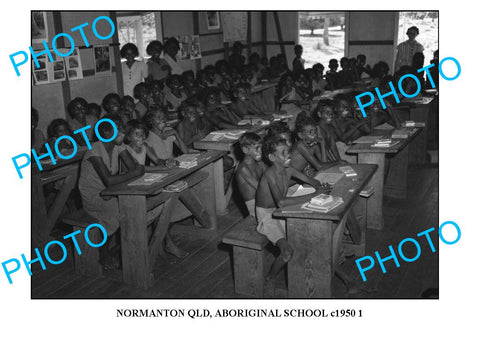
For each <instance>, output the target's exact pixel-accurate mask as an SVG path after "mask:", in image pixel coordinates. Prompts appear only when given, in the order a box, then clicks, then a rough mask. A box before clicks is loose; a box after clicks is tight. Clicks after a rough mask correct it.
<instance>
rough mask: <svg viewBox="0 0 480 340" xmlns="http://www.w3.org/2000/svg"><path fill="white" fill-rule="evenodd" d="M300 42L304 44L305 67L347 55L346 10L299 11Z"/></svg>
mask: <svg viewBox="0 0 480 340" xmlns="http://www.w3.org/2000/svg"><path fill="white" fill-rule="evenodd" d="M299 23H300V30H299V33H300V34H299V44H300V45H302V46H303V59H305V68H309V67H312V66H313V64H315V63H322V64H323V66H325V68H326V69H327V68H328V61H329V60H330V59H332V58H335V59H338V60H340V58H342V57H343V56H344V55H345V13H344V12H299Z"/></svg>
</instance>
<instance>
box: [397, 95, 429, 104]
mask: <svg viewBox="0 0 480 340" xmlns="http://www.w3.org/2000/svg"><path fill="white" fill-rule="evenodd" d="M434 99H435V96H422V95H420V96H415V97H413V98H403V99H402V101H401V104H405V103H408V104H410V105H413V106H418V105H428V104H430V103H431V102H432V101H433V100H434Z"/></svg>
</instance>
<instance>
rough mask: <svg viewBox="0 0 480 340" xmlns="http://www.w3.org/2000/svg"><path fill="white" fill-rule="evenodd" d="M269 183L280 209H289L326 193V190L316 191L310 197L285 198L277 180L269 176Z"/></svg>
mask: <svg viewBox="0 0 480 340" xmlns="http://www.w3.org/2000/svg"><path fill="white" fill-rule="evenodd" d="M297 171H298V170H297ZM305 177H306V176H305ZM267 181H268V186H269V187H270V192H271V193H272V197H273V199H274V201H275V204H276V205H277V207H279V208H283V207H287V206H289V205H294V204H300V203H304V202H306V201H308V200H310V199H311V198H313V197H315V196H317V195H319V194H321V193H324V192H325V190H324V189H317V190H315V192H314V193H311V194H308V195H303V196H297V197H285V196H283V193H282V192H281V191H280V188H279V187H278V185H277V183H276V182H275V179H272V178H271V177H270V176H268V175H267ZM317 182H318V181H317Z"/></svg>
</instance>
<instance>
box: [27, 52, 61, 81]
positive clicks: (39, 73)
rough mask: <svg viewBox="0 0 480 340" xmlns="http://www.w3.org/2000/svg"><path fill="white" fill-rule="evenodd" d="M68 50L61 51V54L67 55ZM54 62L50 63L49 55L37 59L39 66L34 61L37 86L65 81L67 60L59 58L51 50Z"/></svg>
mask: <svg viewBox="0 0 480 340" xmlns="http://www.w3.org/2000/svg"><path fill="white" fill-rule="evenodd" d="M65 51H66V49H59V52H60V53H65ZM50 54H51V56H52V58H53V61H50V59H49V57H48V56H47V55H45V54H44V55H40V56H38V57H37V61H38V66H39V67H37V65H36V64H35V61H34V60H33V59H32V71H33V78H34V80H35V85H41V84H49V83H55V82H59V81H64V80H65V79H66V74H65V60H64V59H63V57H59V56H58V55H57V54H56V53H55V52H54V51H53V50H50Z"/></svg>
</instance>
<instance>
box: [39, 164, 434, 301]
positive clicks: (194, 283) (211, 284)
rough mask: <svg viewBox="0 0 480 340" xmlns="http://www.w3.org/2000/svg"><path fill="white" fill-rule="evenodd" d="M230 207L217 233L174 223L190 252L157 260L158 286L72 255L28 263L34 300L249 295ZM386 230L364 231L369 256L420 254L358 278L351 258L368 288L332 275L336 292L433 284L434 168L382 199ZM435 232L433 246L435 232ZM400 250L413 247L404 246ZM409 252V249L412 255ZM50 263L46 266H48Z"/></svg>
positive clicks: (407, 292) (414, 173) (397, 294)
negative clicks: (95, 268)
mask: <svg viewBox="0 0 480 340" xmlns="http://www.w3.org/2000/svg"><path fill="white" fill-rule="evenodd" d="M229 210H230V213H229V214H228V215H226V216H219V221H218V225H219V230H218V234H214V233H213V232H210V231H205V230H202V229H198V228H196V227H193V226H191V225H176V226H174V228H173V237H174V238H175V239H176V240H177V243H178V244H179V245H180V246H181V247H182V248H183V249H185V250H187V251H189V252H190V256H189V257H187V258H186V259H183V260H178V259H175V258H173V257H172V258H169V259H168V260H163V259H161V258H159V259H158V261H157V264H156V266H155V270H154V274H155V279H156V280H155V285H154V286H153V287H152V288H151V289H149V290H147V291H144V290H141V289H137V288H135V287H132V286H128V285H125V284H123V283H122V280H121V272H120V270H117V271H111V272H108V273H107V274H106V275H105V276H104V277H101V278H88V277H82V276H80V275H76V274H75V272H74V270H73V263H72V256H71V255H72V254H71V253H69V254H68V257H67V261H66V262H65V263H63V264H61V265H58V266H53V265H49V266H47V270H45V271H42V270H41V268H40V265H39V264H38V263H36V264H34V265H33V268H32V270H33V272H34V274H33V276H32V298H33V299H51V298H53V299H56V298H68V299H71V298H100V299H105V298H114V299H118V298H208V299H211V298H247V297H246V296H242V295H238V294H236V293H235V292H234V287H233V277H232V263H231V249H230V248H229V247H228V246H226V245H224V244H222V243H221V239H222V237H223V235H224V234H225V233H226V232H228V230H229V229H230V228H232V226H233V225H234V224H235V223H237V222H238V221H239V220H240V219H241V213H240V211H239V209H238V208H237V207H236V205H235V203H233V202H232V203H231V204H230V206H229ZM384 220H385V228H384V230H382V231H374V230H368V232H367V251H366V255H372V256H374V252H375V251H379V253H380V255H381V256H383V257H386V256H388V255H389V253H388V246H389V245H392V246H393V247H394V249H397V245H398V243H399V242H400V241H401V240H402V239H404V238H406V237H412V238H416V239H419V243H420V244H421V246H422V253H421V256H420V258H419V259H418V260H417V261H415V262H413V263H406V262H403V261H402V260H401V259H399V261H400V267H399V268H396V266H395V263H394V261H392V260H390V261H387V262H386V263H385V267H386V270H387V273H385V274H383V273H382V271H381V269H380V268H379V267H378V265H376V266H375V268H374V269H372V270H370V271H368V272H366V277H367V282H365V283H364V282H363V281H362V279H361V277H360V274H359V272H358V269H357V267H356V265H355V259H354V258H350V259H348V260H347V261H346V262H345V263H344V264H343V265H342V269H343V270H344V271H345V272H346V273H347V274H349V276H350V277H351V278H352V279H353V281H354V283H355V285H357V286H359V287H364V288H369V290H373V292H372V291H370V292H368V293H367V292H360V293H358V294H355V295H350V296H347V292H346V289H345V287H344V285H343V284H342V282H341V281H340V280H338V279H335V281H334V289H333V292H334V297H336V298H346V297H348V298H421V293H422V291H424V290H425V289H427V288H438V251H437V252H435V253H433V254H432V253H431V251H430V247H429V246H428V243H427V241H426V240H425V239H424V238H418V237H416V234H417V233H419V232H421V231H424V230H426V229H428V228H431V227H435V228H437V227H438V225H439V224H438V167H422V168H412V169H410V170H409V196H408V199H406V200H393V199H388V198H387V199H385V202H384ZM436 235H437V234H435V237H432V239H433V242H434V245H435V247H436V249H438V237H436ZM404 248H405V249H404V250H405V255H406V256H409V255H408V254H407V253H408V251H410V250H411V249H408V248H409V247H408V246H405V247H404ZM410 256H413V255H410ZM47 265H48V264H47ZM277 285H278V286H279V289H277V292H276V297H277V298H284V297H286V290H285V282H284V280H283V276H282V275H279V279H278V284H277Z"/></svg>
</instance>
